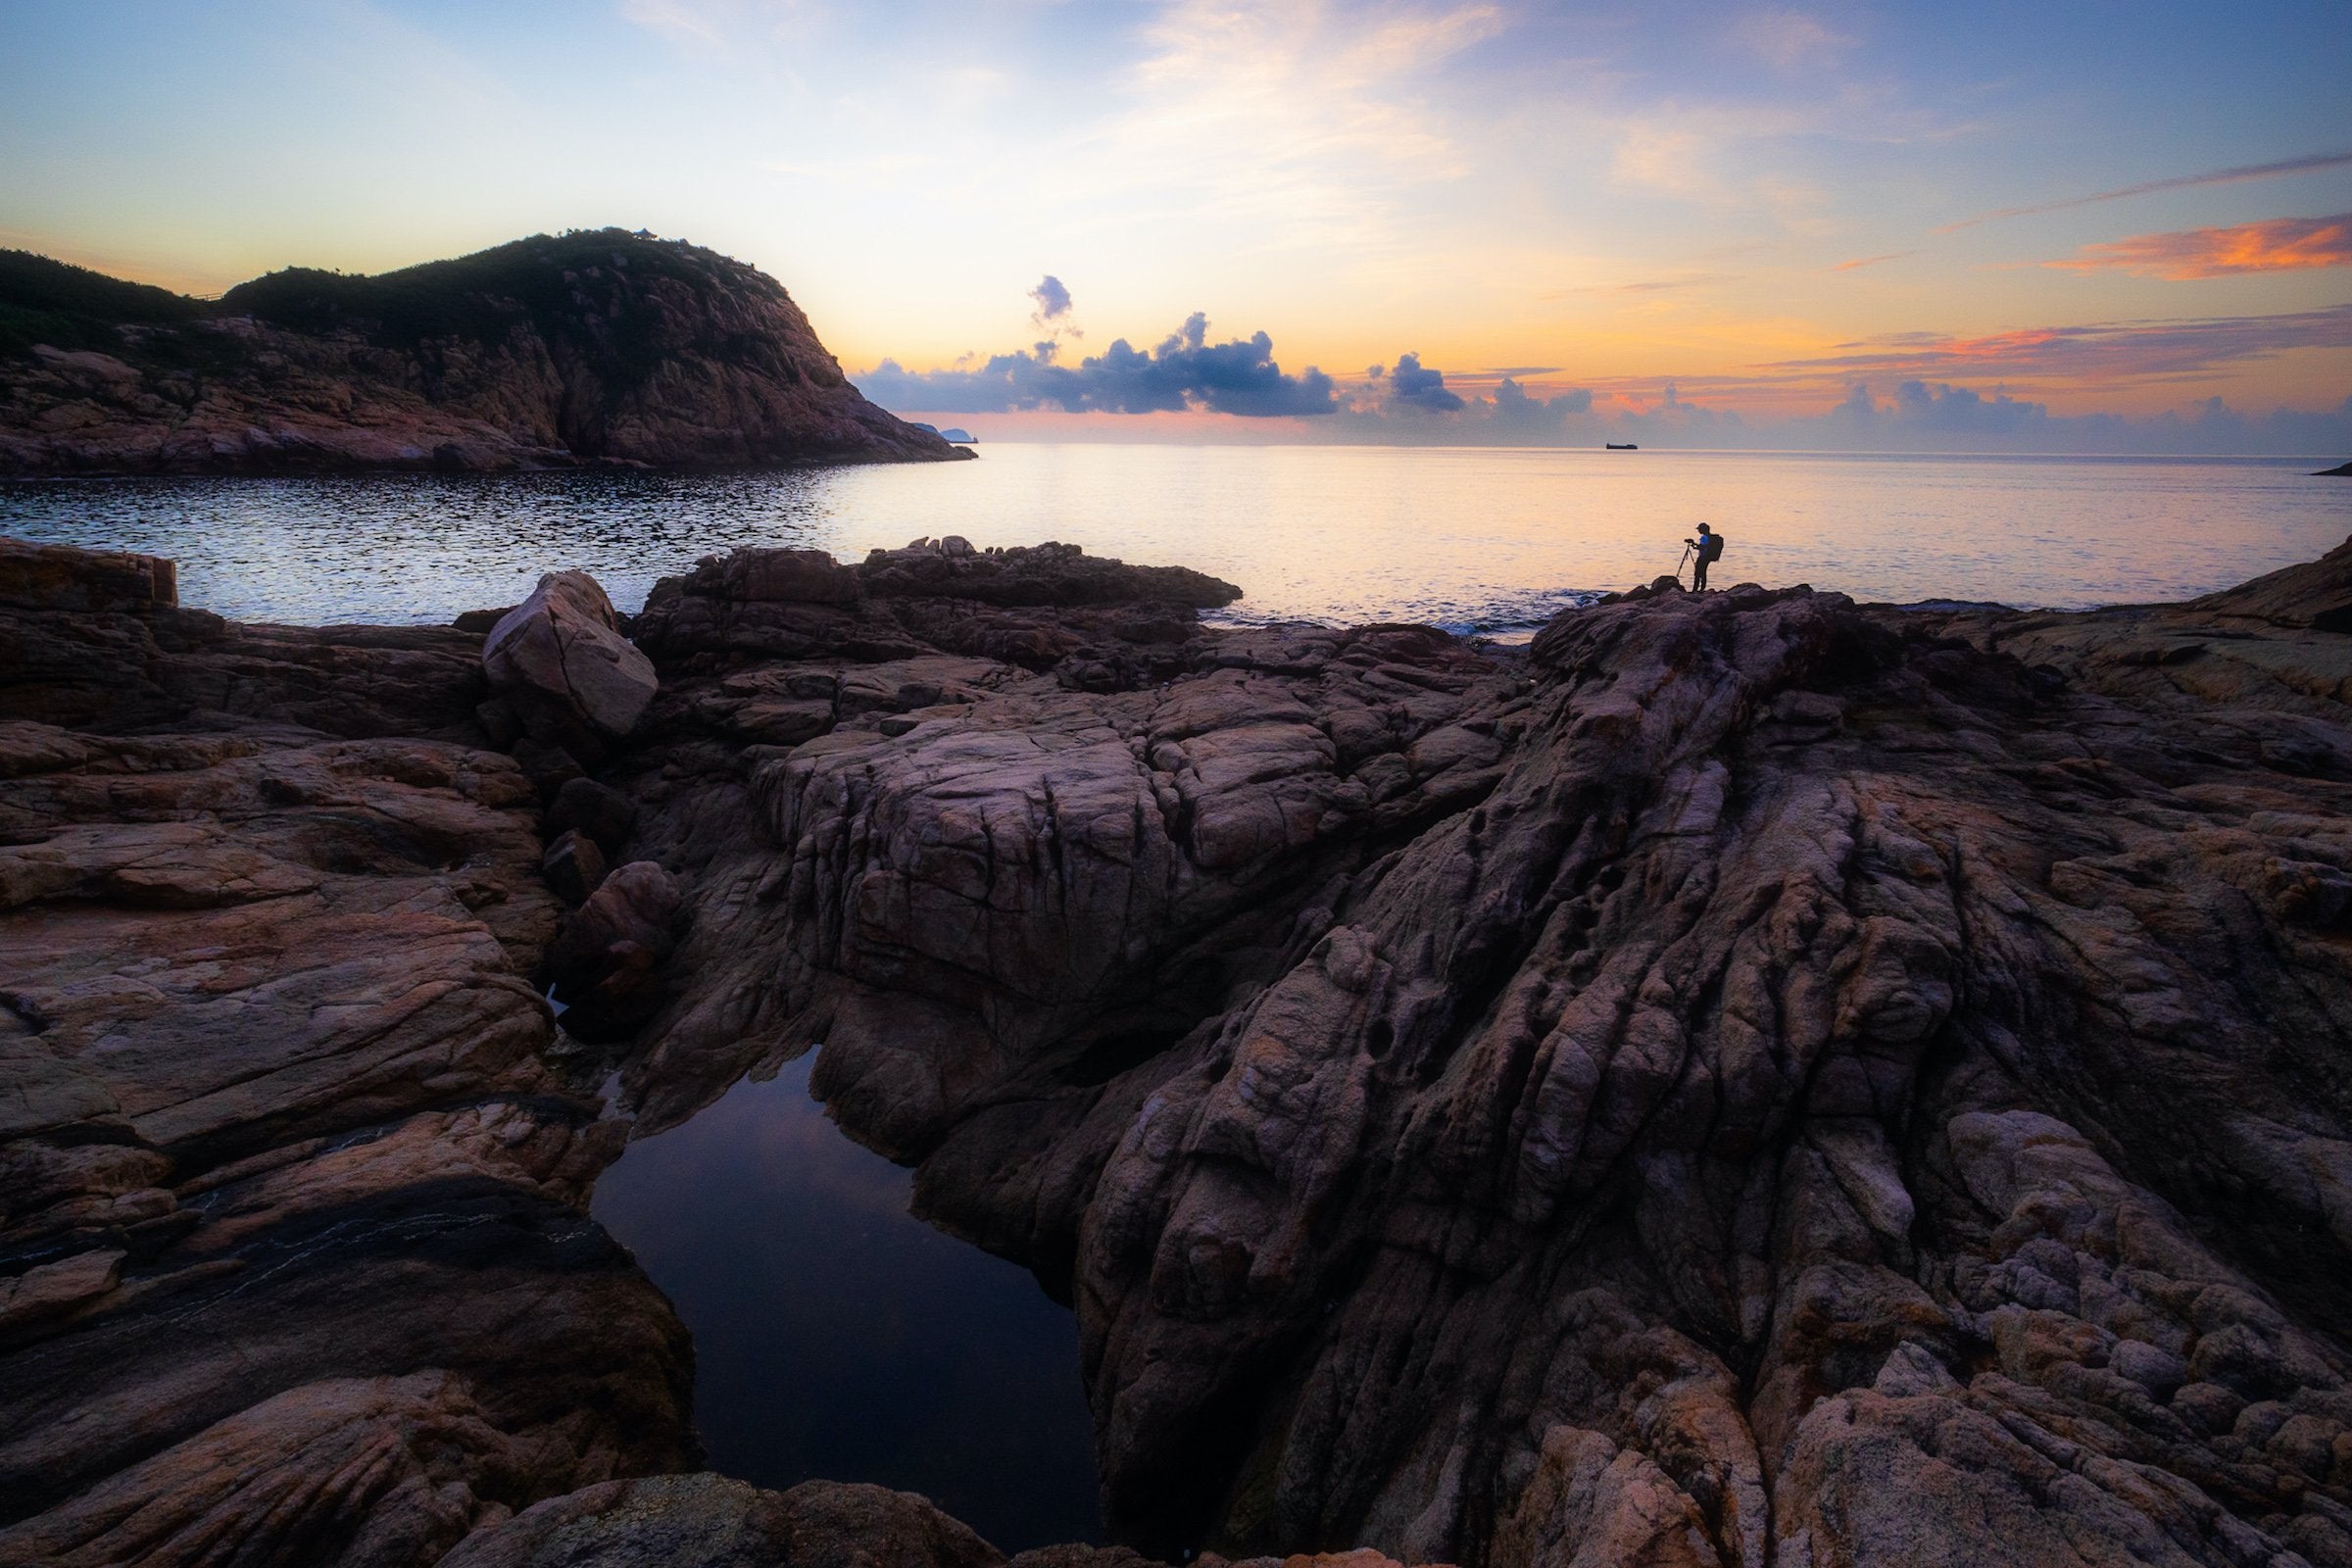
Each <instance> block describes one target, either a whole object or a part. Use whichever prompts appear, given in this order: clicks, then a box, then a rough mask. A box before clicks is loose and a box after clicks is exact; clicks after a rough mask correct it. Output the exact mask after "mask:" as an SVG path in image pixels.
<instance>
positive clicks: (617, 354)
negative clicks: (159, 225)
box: [0, 228, 787, 379]
mask: <svg viewBox="0 0 2352 1568" xmlns="http://www.w3.org/2000/svg"><path fill="white" fill-rule="evenodd" d="M662 280H668V281H674V282H678V283H683V284H685V285H686V286H687V287H689V288H691V289H693V290H694V291H695V292H696V293H698V294H706V293H709V292H711V291H714V290H730V291H746V290H748V291H753V292H757V293H763V294H767V295H769V296H771V297H773V298H775V299H779V300H781V299H784V298H787V296H786V295H785V294H784V291H783V288H782V286H781V285H780V284H778V283H777V282H776V281H775V280H774V279H773V278H770V277H768V276H767V275H766V274H764V273H762V272H760V270H757V269H756V268H752V267H749V266H746V265H745V264H743V263H741V262H737V261H732V260H730V259H729V258H727V257H724V256H721V255H719V254H718V253H717V252H715V251H710V250H705V249H703V248H701V247H700V246H695V245H688V244H686V243H685V242H684V241H682V240H661V239H656V238H654V237H653V236H651V235H649V234H644V233H632V232H630V231H629V230H627V229H620V228H600V229H575V230H572V231H571V232H569V233H564V234H556V235H551V234H534V235H532V236H531V237H530V238H528V239H519V240H515V241H513V242H511V243H509V244H505V245H498V246H494V247H492V248H491V249H489V250H486V251H477V252H475V253H474V254H473V255H471V256H461V257H457V258H455V259H453V260H450V261H443V262H425V263H423V264H421V265H419V266H416V267H404V268H401V269H399V270H395V271H390V272H378V273H374V274H372V275H370V274H367V273H356V272H354V273H345V272H330V271H322V270H319V269H317V268H308V267H290V268H287V269H285V270H282V271H276V272H270V273H267V274H265V275H264V276H261V277H257V278H254V279H252V280H251V281H249V282H244V283H239V284H238V285H237V286H236V287H234V288H232V289H230V290H229V291H228V292H227V293H226V294H224V295H222V296H221V298H220V299H219V300H218V301H207V300H199V299H191V298H189V297H188V296H186V295H183V294H174V293H172V291H171V290H169V289H162V288H155V287H152V286H150V285H148V284H145V283H129V282H125V281H123V279H121V278H115V277H109V276H107V275H106V274H105V273H103V272H93V271H91V270H88V269H87V268H81V267H73V266H69V265H68V264H66V263H64V262H57V261H52V260H50V259H49V258H48V257H45V256H36V255H33V254H32V253H30V252H28V251H0V356H6V357H12V358H13V357H15V356H17V355H21V354H25V353H28V352H30V350H31V348H32V346H33V345H34V344H36V343H47V344H52V345H54V346H56V347H58V348H64V349H97V350H99V351H101V352H104V353H109V354H116V355H121V354H123V353H124V352H125V351H126V348H130V349H133V350H134V351H135V349H136V347H137V346H136V345H134V344H132V343H131V342H130V340H129V339H128V338H126V337H125V335H124V334H123V332H122V331H120V330H119V328H120V327H123V326H134V327H135V326H174V325H183V324H187V323H191V322H194V321H197V320H201V319H205V318H208V317H210V318H228V317H241V316H251V317H255V318H257V319H261V320H264V321H267V322H269V323H270V324H271V325H273V326H279V327H284V328H286V329H288V330H291V331H297V332H305V333H312V334H317V335H328V334H334V333H344V332H348V333H354V334H356V335H358V336H360V337H362V338H365V339H367V340H368V341H369V342H371V343H375V344H378V345H380V346H383V347H386V348H398V349H414V348H416V347H417V346H418V345H419V344H422V343H426V342H428V341H431V340H434V339H447V338H472V339H475V340H477V341H481V342H489V343H495V342H498V341H501V340H503V339H505V338H506V337H507V336H509V335H510V334H511V333H512V332H514V331H515V329H516V328H527V329H533V330H536V331H538V332H539V333H541V334H542V335H544V336H545V337H547V338H548V339H550V340H551V341H552V340H558V339H563V338H570V339H573V340H583V339H585V340H586V341H585V342H583V346H584V347H587V346H593V348H594V350H595V351H596V352H597V353H598V355H599V357H600V358H604V359H605V360H606V361H607V363H608V364H610V365H612V366H613V368H614V369H615V370H616V371H618V372H620V374H621V376H622V377H623V379H627V378H629V377H630V376H632V375H643V374H646V373H649V372H650V371H651V370H652V368H653V367H654V366H655V365H656V364H657V363H658V362H659V361H660V360H661V358H662V355H663V353H664V352H666V351H667V350H668V349H670V348H673V347H675V346H676V345H672V344H665V343H663V342H662V339H661V336H660V332H661V326H660V318H659V316H658V315H657V314H656V313H651V312H645V311H636V310H630V309H627V308H626V307H627V306H628V305H629V304H631V303H633V302H634V301H635V300H636V299H638V298H640V297H641V296H642V295H643V293H644V291H645V288H646V286H647V285H648V284H650V283H655V282H658V281H662ZM705 346H706V347H718V345H705ZM158 349H160V346H157V348H151V349H150V350H149V351H148V352H147V353H144V354H142V355H141V357H153V354H154V353H155V352H157V351H158ZM192 352H200V346H198V345H194V344H186V343H180V344H174V345H172V346H171V350H170V351H169V352H164V354H163V357H165V358H169V359H173V360H178V359H182V358H185V357H187V355H188V354H190V353H192Z"/></svg>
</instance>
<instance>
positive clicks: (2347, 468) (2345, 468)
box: [2312, 463, 2352, 479]
mask: <svg viewBox="0 0 2352 1568" xmlns="http://www.w3.org/2000/svg"><path fill="white" fill-rule="evenodd" d="M2312 477H2313V478H2315V479H2346V478H2352V463H2339V464H2337V465H2336V466H2334V467H2332V468H2322V469H2321V470H2320V471H2319V472H2317V473H2315V474H2313V475H2312Z"/></svg>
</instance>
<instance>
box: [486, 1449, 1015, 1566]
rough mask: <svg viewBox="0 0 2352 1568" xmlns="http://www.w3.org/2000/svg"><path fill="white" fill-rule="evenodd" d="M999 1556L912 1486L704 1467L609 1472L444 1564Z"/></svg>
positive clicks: (833, 1561) (973, 1561)
mask: <svg viewBox="0 0 2352 1568" xmlns="http://www.w3.org/2000/svg"><path fill="white" fill-rule="evenodd" d="M1004 1560H1005V1558H1004V1554H1003V1553H1001V1552H999V1551H998V1550H997V1549H996V1548H995V1547H993V1546H991V1545H990V1544H988V1543H987V1542H985V1541H983V1540H981V1539H980V1538H979V1537H978V1536H976V1535H974V1534H973V1533H972V1532H971V1531H970V1530H969V1529H968V1528H966V1527H965V1526H963V1525H961V1524H958V1523H956V1521H955V1520H954V1519H951V1518H949V1517H948V1516H947V1515H946V1514H944V1513H942V1512H940V1511H939V1510H938V1509H937V1508H935V1507H933V1506H932V1505H931V1504H930V1503H929V1502H928V1501H926V1500H925V1499H923V1498H921V1497H918V1496H916V1495H914V1494H913V1493H910V1492H890V1491H886V1490H885V1489H883V1488H881V1487H872V1486H858V1485H849V1484H845V1483H841V1482H834V1481H809V1482H804V1483H802V1484H801V1485H800V1486H797V1487H795V1488H793V1489H792V1490H791V1491H790V1492H782V1493H778V1492H768V1491H765V1490H763V1489H761V1488H759V1487H755V1486H751V1485H749V1484H747V1483H745V1482H741V1481H733V1480H730V1479H728V1478H727V1477H725V1476H716V1475H711V1474H709V1473H708V1472H706V1473H704V1474H701V1475H690V1476H649V1477H647V1478H645V1479H643V1480H637V1481H608V1482H605V1483H603V1484H602V1485H600V1486H593V1487H584V1488H582V1489H581V1490H580V1491H578V1492H575V1493H572V1494H571V1495H568V1496H564V1497H550V1498H549V1499H547V1500H546V1501H545V1502H541V1503H536V1504H533V1505H532V1506H531V1507H528V1508H525V1509H524V1510H523V1511H522V1512H520V1513H518V1514H516V1515H515V1517H514V1518H512V1519H509V1520H506V1521H505V1522H503V1523H500V1524H495V1525H492V1526H490V1527H489V1528H488V1529H486V1530H477V1531H475V1532H474V1533H473V1534H472V1535H471V1536H468V1537H467V1538H466V1542H465V1544H463V1545H461V1546H460V1547H459V1548H458V1549H457V1550H456V1551H453V1552H451V1553H450V1554H449V1555H448V1556H447V1557H445V1558H443V1559H442V1564H441V1568H752V1565H754V1564H766V1563H778V1564H782V1563H792V1564H795V1565H797V1568H995V1565H996V1564H998V1563H1002V1562H1003V1561H1004Z"/></svg>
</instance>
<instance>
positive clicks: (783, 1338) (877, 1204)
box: [594, 1055, 1101, 1551]
mask: <svg viewBox="0 0 2352 1568" xmlns="http://www.w3.org/2000/svg"><path fill="white" fill-rule="evenodd" d="M812 1060H813V1056H812V1055H811V1056H805V1057H803V1058H802V1059H801V1060H799V1061H797V1062H794V1063H791V1064H789V1065H788V1066H786V1067H785V1068H784V1069H783V1071H782V1072H780V1073H779V1074H778V1075H777V1076H776V1077H775V1078H774V1079H773V1080H772V1081H770V1082H767V1083H754V1082H750V1081H748V1080H747V1081H745V1082H743V1083H740V1084H737V1085H736V1086H735V1087H734V1088H733V1089H731V1090H729V1091H728V1092H727V1094H726V1095H725V1096H724V1097H723V1098H721V1099H720V1100H719V1101H718V1102H717V1103H714V1104H712V1105H711V1106H710V1107H709V1108H708V1109H706V1110H704V1111H703V1112H702V1113H701V1114H700V1115H697V1116H696V1117H694V1118H693V1119H692V1120H690V1121H688V1122H686V1123H685V1124H684V1125H682V1126H679V1127H674V1128H672V1129H670V1130H669V1131H667V1132H662V1133H658V1134H656V1135H654V1136H652V1137H650V1138H645V1139H641V1140H639V1141H638V1142H636V1143H634V1144H631V1145H630V1146H629V1149H628V1152H626V1153H624V1154H623V1155H622V1156H621V1158H620V1160H619V1161H618V1162H617V1163H616V1164H614V1165H613V1168H612V1169H611V1170H609V1171H607V1172H606V1173H605V1176H604V1178H603V1179H602V1180H601V1181H600V1182H599V1183H598V1184H597V1189H596V1201H595V1208H594V1211H595V1214H596V1217H597V1218H598V1219H599V1220H600V1221H602V1222H603V1223H604V1225H605V1226H606V1228H607V1229H609V1230H611V1231H612V1232H613V1235H615V1236H617V1237H619V1238H620V1240H621V1241H622V1242H623V1243H625V1244H626V1245H627V1246H628V1247H629V1248H630V1250H633V1251H634V1252H635V1253H636V1254H637V1260H638V1262H639V1263H641V1264H642V1265H643V1266H644V1268H645V1270H646V1272H647V1273H648V1274H649V1275H651V1276H652V1277H653V1280H654V1283H655V1284H657V1285H659V1286H661V1288H662V1290H663V1291H664V1292H665V1293H667V1295H668V1296H669V1299H670V1300H671V1301H672V1302H673V1303H675V1304H676V1306H677V1309H678V1313H679V1316H680V1317H682V1318H683V1319H684V1320H685V1323H686V1326H687V1328H688V1329H689V1330H690V1331H691V1332H692V1333H693V1335H694V1348H695V1425H696V1427H697V1428H698V1429H699V1430H700V1431H701V1433H702V1437H703V1442H704V1445H705V1446H706V1448H707V1449H708V1451H709V1462H710V1464H711V1468H713V1469H716V1470H720V1471H723V1472H725V1473H726V1474H728V1475H732V1476H739V1477H741V1478H742V1479H744V1480H746V1481H750V1482H754V1483H756V1484H758V1485H760V1486H763V1487H774V1488H779V1489H781V1488H785V1487H790V1486H792V1485H794V1484H795V1483H797V1482H801V1481H805V1480H808V1479H809V1478H811V1477H824V1478H826V1479H829V1480H835V1481H871V1482H876V1483H878V1484H880V1485H883V1486H887V1487H892V1488H895V1489H898V1490H901V1491H907V1492H919V1493H921V1494H923V1495H926V1496H928V1497H931V1498H933V1499H934V1500H936V1501H937V1502H938V1503H939V1504H940V1506H942V1507H944V1508H946V1509H947V1510H948V1511H949V1512H950V1513H953V1514H955V1515H956V1517H957V1518H959V1519H961V1520H963V1521H964V1522H965V1523H966V1524H969V1525H970V1526H972V1528H974V1529H975V1530H978V1531H979V1532H980V1533H981V1534H982V1535H984V1536H986V1537H987V1538H988V1539H989V1540H990V1541H991V1542H993V1543H995V1544H996V1545H998V1546H999V1547H1000V1548H1002V1549H1004V1550H1006V1551H1018V1550H1021V1549H1023V1548H1025V1547H1028V1546H1033V1545H1040V1544H1047V1543H1051V1542H1057V1541H1090V1540H1094V1539H1096V1538H1097V1537H1098V1536H1099V1535H1100V1532H1101V1518H1100V1515H1099V1513H1098V1511H1097V1502H1096V1486H1095V1466H1094V1436H1093V1428H1092V1425H1091V1423H1090V1419H1089V1416H1088V1413H1087V1408H1086V1400H1085V1396H1084V1394H1083V1392H1082V1390H1081V1388H1080V1384H1079V1375H1078V1336H1077V1325H1076V1323H1075V1321H1074V1320H1073V1318H1072V1317H1071V1315H1070V1313H1069V1311H1068V1310H1067V1309H1066V1308H1064V1307H1062V1306H1059V1305H1057V1304H1056V1303H1055V1302H1054V1301H1053V1300H1052V1299H1049V1298H1048V1297H1047V1296H1046V1295H1045V1293H1044V1292H1043V1291H1042V1290H1040V1289H1039V1287H1038V1284H1037V1282H1036V1280H1035V1279H1034V1278H1032V1277H1031V1276H1030V1275H1029V1273H1028V1272H1027V1271H1026V1270H1024V1269H1021V1268H1018V1267H1016V1266H1014V1265H1013V1264H1011V1263H1007V1262H1005V1261H1004V1260H1003V1259H1001V1258H996V1257H992V1256H990V1255H989V1254H988V1253H986V1252H983V1251H981V1250H979V1249H978V1248H975V1247H971V1246H969V1245H967V1244H965V1243H962V1242H957V1241H955V1240H952V1239H951V1238H949V1237H947V1236H944V1235H942V1234H940V1233H939V1232H937V1231H934V1230H933V1229H931V1228H930V1227H929V1226H928V1225H925V1224H924V1223H922V1222H921V1221H920V1220H917V1219H914V1218H912V1217H911V1216H910V1215H908V1213H907V1199H908V1196H909V1194H910V1192H911V1188H912V1177H911V1174H910V1173H909V1172H907V1171H904V1170H901V1169H899V1168H898V1167H897V1166H895V1165H893V1164H891V1163H890V1162H889V1161H888V1160H886V1159H884V1158H882V1157H881V1156H880V1155H878V1154H874V1153H871V1152H868V1151H866V1150H864V1149H861V1148H859V1147H858V1146H857V1145H856V1144H854V1143H852V1142H851V1141H850V1140H849V1139H848V1138H847V1137H846V1136H844V1135H843V1134H842V1133H841V1132H840V1131H839V1130H837V1129H836V1128H835V1127H834V1126H833V1124H832V1123H831V1122H830V1121H828V1120H826V1118H825V1114H824V1111H823V1109H822V1107H820V1106H819V1105H818V1104H817V1103H815V1102H814V1101H813V1100H811V1099H810V1098H809V1088H808V1085H809V1064H810V1062H811V1061H812Z"/></svg>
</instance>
